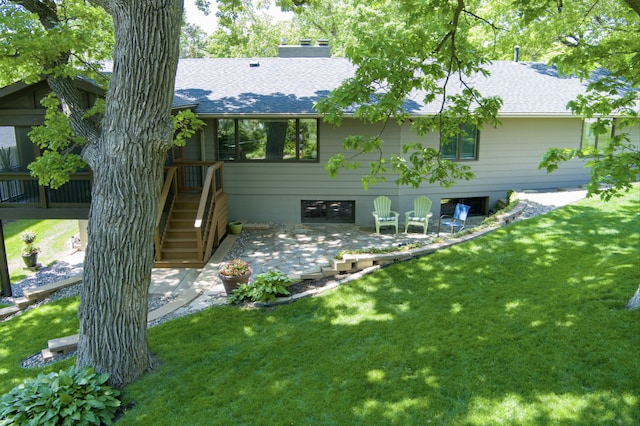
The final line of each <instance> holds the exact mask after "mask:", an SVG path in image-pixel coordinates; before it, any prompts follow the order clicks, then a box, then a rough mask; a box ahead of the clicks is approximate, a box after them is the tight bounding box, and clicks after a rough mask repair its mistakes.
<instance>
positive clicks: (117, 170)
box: [77, 0, 182, 387]
mask: <svg viewBox="0 0 640 426" xmlns="http://www.w3.org/2000/svg"><path fill="white" fill-rule="evenodd" d="M99 3H101V5H103V6H104V7H105V9H106V10H107V11H108V12H110V13H111V15H112V16H113V20H114V26H115V34H116V47H115V51H114V68H113V75H112V77H111V82H110V85H109V91H108V93H107V98H106V104H107V106H106V111H105V117H104V120H103V122H102V133H101V135H100V137H99V140H98V142H97V143H96V144H92V145H90V146H88V147H87V148H86V149H85V151H84V153H83V156H84V158H85V160H86V161H87V162H88V163H89V165H90V166H91V168H92V170H93V175H94V182H93V192H92V203H91V211H90V214H89V227H88V245H87V251H86V256H85V262H84V280H83V290H82V295H81V304H80V311H79V316H80V341H79V345H78V358H77V365H78V366H79V367H82V366H85V365H91V366H93V367H94V368H95V369H96V370H97V371H99V372H108V373H110V375H111V376H110V379H109V380H110V384H111V385H113V386H116V387H122V386H124V385H126V384H128V383H130V382H131V381H133V380H135V379H137V378H138V377H139V376H140V375H142V374H143V373H144V372H145V371H146V370H147V369H148V368H149V367H150V362H151V357H150V354H149V348H148V343H147V297H148V290H149V283H150V277H151V268H152V267H153V254H154V253H153V234H154V226H155V217H156V211H157V209H158V198H159V193H160V186H161V183H162V174H163V166H164V160H165V155H166V152H167V150H168V149H169V147H170V143H171V136H172V131H173V126H172V122H171V117H170V111H171V101H172V99H173V88H174V80H175V73H176V67H177V61H178V52H179V36H180V25H181V21H182V0H170V1H167V0H145V1H142V0H137V1H131V2H115V1H102V2H99Z"/></svg>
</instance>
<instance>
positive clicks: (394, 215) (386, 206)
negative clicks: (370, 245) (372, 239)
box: [371, 195, 400, 234]
mask: <svg viewBox="0 0 640 426" xmlns="http://www.w3.org/2000/svg"><path fill="white" fill-rule="evenodd" d="M373 208H374V209H375V211H373V212H371V214H372V215H373V218H374V219H375V222H376V233H377V234H379V233H380V227H381V226H395V228H396V234H397V233H398V216H400V214H399V213H398V212H396V211H393V210H391V199H389V197H385V196H384V195H382V196H380V197H378V198H376V199H375V200H373Z"/></svg>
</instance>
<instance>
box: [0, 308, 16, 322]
mask: <svg viewBox="0 0 640 426" xmlns="http://www.w3.org/2000/svg"><path fill="white" fill-rule="evenodd" d="M18 312H20V308H19V307H17V306H7V307H6V308H2V309H0V319H5V318H6V317H10V316H11V315H13V314H16V313H18Z"/></svg>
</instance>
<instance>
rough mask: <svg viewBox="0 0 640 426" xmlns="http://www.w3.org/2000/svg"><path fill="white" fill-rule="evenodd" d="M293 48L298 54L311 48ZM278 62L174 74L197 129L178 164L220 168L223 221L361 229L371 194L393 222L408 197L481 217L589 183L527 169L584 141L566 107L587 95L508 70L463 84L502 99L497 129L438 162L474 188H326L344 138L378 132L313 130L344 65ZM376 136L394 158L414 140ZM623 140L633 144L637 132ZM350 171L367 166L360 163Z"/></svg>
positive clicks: (351, 124)
mask: <svg viewBox="0 0 640 426" xmlns="http://www.w3.org/2000/svg"><path fill="white" fill-rule="evenodd" d="M299 49H300V50H302V51H303V54H304V51H305V49H306V50H307V51H310V50H309V49H313V47H301V48H299ZM287 56H294V57H286V58H285V57H280V58H260V59H259V60H255V59H186V60H181V61H180V64H179V66H178V75H177V79H176V91H175V92H176V97H178V98H180V100H181V102H182V103H184V104H190V105H192V108H193V110H194V111H195V112H196V113H197V114H198V115H199V116H200V118H202V119H203V120H204V121H205V122H206V124H207V125H206V127H205V128H204V129H203V131H202V134H201V135H200V137H198V138H195V139H194V140H193V141H191V143H190V144H188V145H187V148H186V150H185V157H186V158H188V159H191V160H223V161H224V162H225V185H226V192H227V194H228V196H229V207H228V208H229V217H230V218H233V219H245V220H248V221H254V222H264V221H270V222H294V223H296V222H304V223H316V222H351V223H355V224H357V225H366V226H372V225H373V218H372V215H371V211H372V207H373V199H374V198H375V197H377V196H379V195H386V196H388V197H390V198H391V199H392V206H393V209H394V210H397V211H399V212H403V211H407V210H411V209H412V208H413V200H414V198H415V197H416V196H419V195H426V196H428V197H429V198H431V200H432V202H433V208H432V211H433V214H434V217H437V216H438V215H439V214H440V213H441V211H442V210H443V209H449V208H451V205H452V204H453V203H454V202H455V201H458V200H463V201H464V202H465V203H467V204H471V205H472V211H471V212H472V214H481V215H482V214H487V213H488V212H489V211H490V210H491V209H493V208H494V207H495V205H496V202H497V201H498V200H500V199H504V198H505V196H506V193H507V191H509V190H512V189H519V190H526V189H555V188H561V187H577V186H580V185H583V184H585V183H586V182H588V181H589V170H588V169H585V168H584V163H583V162H582V161H581V160H575V161H571V162H569V163H568V164H565V165H563V166H562V167H561V168H560V169H559V170H557V171H555V172H554V173H553V174H547V172H546V171H545V170H539V169H538V164H539V163H540V161H541V159H542V156H543V154H544V153H545V152H546V151H547V150H548V149H549V148H553V147H560V148H562V147H579V146H580V144H581V143H583V139H586V138H587V136H588V126H587V128H586V130H585V123H584V122H583V120H582V119H581V118H579V117H576V116H574V115H572V113H571V112H570V111H568V110H567V107H566V106H567V103H568V102H569V101H570V100H573V99H575V98H576V97H577V96H578V95H580V94H583V93H585V88H586V84H585V83H582V82H580V80H579V79H577V78H574V77H560V76H558V74H557V72H556V70H555V69H553V68H551V67H548V66H546V65H544V64H539V63H524V62H513V61H496V62H494V63H492V64H491V65H489V67H488V68H489V70H490V72H491V76H490V77H488V78H484V77H483V78H480V77H476V78H475V79H474V81H472V83H473V84H474V85H475V87H476V88H478V89H479V90H480V92H481V93H482V94H483V95H484V96H489V95H497V96H500V97H501V98H502V99H503V101H504V105H503V107H502V109H501V111H500V115H499V118H500V121H501V125H500V126H498V127H491V126H489V127H484V128H482V129H480V130H479V131H477V130H476V129H471V130H470V131H471V133H470V134H469V137H467V138H463V139H464V140H461V141H460V143H459V144H457V145H456V144H454V145H452V146H451V147H449V149H447V150H446V151H445V152H444V153H445V155H448V156H449V158H453V159H457V160H459V161H464V163H465V164H467V165H469V166H470V167H471V169H472V171H473V173H474V174H475V176H476V177H475V179H473V180H471V181H461V182H459V183H458V184H456V185H454V186H453V187H451V188H449V189H445V188H441V187H440V186H438V185H429V184H426V183H425V184H423V185H422V186H421V187H420V188H419V189H417V190H416V189H413V188H410V187H399V186H397V185H396V184H395V183H394V179H393V178H390V179H389V181H388V182H385V183H380V184H377V185H375V186H374V187H371V188H370V189H369V190H368V191H365V190H363V188H362V185H361V181H360V176H361V175H362V174H365V173H366V170H364V171H362V172H361V171H352V170H343V171H341V172H340V173H339V174H338V176H337V177H336V178H333V179H332V178H330V177H329V176H328V174H327V172H326V171H325V169H324V165H325V164H326V161H327V159H328V158H329V157H331V156H332V155H333V154H335V153H338V152H342V140H343V138H345V137H346V136H348V135H356V134H369V135H372V134H377V133H378V132H379V131H380V129H381V126H382V125H365V124H364V123H362V122H361V121H359V120H357V119H354V118H352V117H351V118H349V115H348V114H347V117H346V118H345V119H344V121H343V124H342V125H341V126H340V127H338V128H336V127H334V126H332V125H329V124H326V123H323V122H322V120H321V119H320V118H319V117H318V115H317V114H316V113H315V111H314V108H313V104H314V102H315V101H316V100H318V99H320V98H321V97H323V96H324V95H326V94H327V93H329V91H331V90H332V89H333V88H335V87H336V86H338V85H339V84H340V83H341V82H342V81H343V80H344V79H345V78H348V77H349V76H351V75H352V74H353V72H354V68H353V66H352V65H351V64H350V62H349V61H348V60H347V59H344V58H332V57H295V55H291V54H288V55H287ZM308 56H312V55H308ZM420 99H422V97H421V96H420V94H416V96H415V97H414V98H413V99H409V100H408V101H407V102H408V104H409V105H410V106H411V108H412V109H411V114H413V115H414V116H421V115H428V114H434V113H436V112H437V110H438V108H439V104H438V103H437V102H436V103H434V104H429V105H423V104H421V103H420V101H419V100H420ZM278 127H279V128H280V130H279V131H280V133H281V136H280V141H279V142H278V143H276V142H275V141H276V140H278V136H277V135H276V134H275V133H277V132H278V130H277V128H278ZM269 132H271V133H269ZM382 137H383V139H384V140H385V145H384V151H385V152H386V153H391V152H395V153H400V152H401V146H402V144H404V143H407V142H409V141H413V142H416V141H418V138H417V137H416V135H415V134H414V133H413V132H412V130H411V129H410V124H409V123H406V124H405V125H402V126H398V125H395V124H394V125H387V126H386V127H385V129H384V132H383V133H382ZM633 138H634V140H635V142H636V143H639V141H640V128H636V129H634V132H633ZM298 139H299V141H298V142H299V144H298V145H299V146H298V148H296V140H298ZM421 142H422V143H424V144H427V145H429V146H431V147H435V148H437V147H438V144H439V142H438V138H437V136H436V135H430V136H428V137H426V138H424V140H422V141H421ZM260 143H262V146H261V147H260V148H257V145H259V144H260ZM287 144H288V145H287ZM281 145H286V146H285V149H284V150H283V149H282V146H281ZM451 148H452V149H451ZM270 149H272V151H270ZM447 151H449V152H447ZM372 158H373V157H372ZM361 164H363V166H364V167H366V166H367V158H363V159H362V160H361Z"/></svg>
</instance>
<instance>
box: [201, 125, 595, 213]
mask: <svg viewBox="0 0 640 426" xmlns="http://www.w3.org/2000/svg"><path fill="white" fill-rule="evenodd" d="M379 130H380V128H379V127H378V126H364V125H362V124H359V123H358V122H356V121H355V120H349V119H346V120H345V122H344V124H343V125H342V126H341V127H339V128H336V127H333V126H329V125H326V124H321V127H320V152H319V158H320V162H319V163H233V162H229V163H226V164H225V168H224V171H225V190H226V192H227V194H228V195H229V217H230V219H246V220H250V221H257V222H260V221H272V222H299V221H300V201H301V200H355V201H356V223H358V224H361V225H372V223H373V221H372V218H371V211H372V210H373V199H374V198H375V197H376V196H379V195H387V196H389V197H390V198H391V199H392V203H393V204H392V205H393V209H394V210H397V211H399V212H400V213H401V214H402V213H404V212H405V211H407V210H410V209H412V208H413V199H414V198H415V197H417V196H418V195H427V196H429V197H430V198H431V200H432V201H433V208H432V211H433V213H434V216H436V217H437V215H439V214H440V200H441V199H442V198H461V197H488V198H489V202H490V205H489V207H493V205H494V204H495V202H497V200H498V199H500V198H505V196H506V193H507V191H509V190H511V189H543V188H544V189H548V188H558V187H575V186H578V185H582V184H584V183H586V182H587V181H588V179H589V172H588V169H585V168H584V166H583V162H582V161H581V160H574V161H571V162H569V163H568V164H564V165H562V166H561V167H560V169H559V170H557V171H555V172H554V173H552V174H547V172H546V171H545V170H539V169H538V164H539V162H540V160H541V159H542V156H543V154H544V153H545V152H546V151H547V149H549V148H552V147H573V148H575V147H577V146H578V145H579V141H580V132H581V125H580V119H578V118H531V119H526V118H505V119H503V120H502V125H501V126H498V127H497V128H493V127H489V128H485V129H483V130H482V131H481V136H480V152H479V160H478V161H469V162H465V164H467V165H469V166H470V167H471V168H472V170H473V172H474V173H475V175H476V178H475V179H473V180H471V181H463V182H459V183H458V184H456V185H454V186H453V187H451V188H449V189H446V188H441V187H440V186H439V185H429V184H423V185H422V186H421V187H420V188H419V189H413V188H407V187H398V186H397V185H396V184H395V177H394V176H388V182H384V183H380V184H378V185H376V186H373V187H371V188H370V189H369V190H368V191H364V190H363V188H362V184H361V179H360V178H361V175H363V174H366V173H367V171H368V161H370V160H373V159H376V158H377V154H369V155H367V156H363V157H362V158H358V161H360V163H361V167H360V169H359V170H341V171H340V173H339V174H338V176H337V177H336V178H335V179H332V178H330V177H329V176H328V174H327V172H326V170H325V169H324V165H325V164H326V161H327V160H328V159H329V157H330V156H331V155H333V154H335V153H339V152H342V139H343V138H344V137H346V136H348V135H350V134H363V133H364V134H369V135H375V134H377V133H378V132H379ZM383 138H384V139H385V145H384V150H385V154H389V153H390V152H396V153H399V152H400V146H401V144H402V143H406V142H409V141H413V142H415V141H418V140H419V138H417V137H416V136H415V135H414V134H413V133H412V132H411V130H410V127H409V126H408V125H407V126H403V127H402V128H400V127H397V126H391V125H390V126H388V127H387V129H385V132H384V134H383ZM206 139H207V141H209V139H210V138H209V137H206ZM207 143H208V144H209V143H212V142H207ZM422 143H423V144H425V145H427V146H432V147H435V148H437V145H438V143H437V138H436V136H435V135H429V136H427V137H425V138H424V139H422ZM207 151H209V149H208V148H207Z"/></svg>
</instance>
